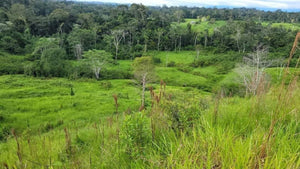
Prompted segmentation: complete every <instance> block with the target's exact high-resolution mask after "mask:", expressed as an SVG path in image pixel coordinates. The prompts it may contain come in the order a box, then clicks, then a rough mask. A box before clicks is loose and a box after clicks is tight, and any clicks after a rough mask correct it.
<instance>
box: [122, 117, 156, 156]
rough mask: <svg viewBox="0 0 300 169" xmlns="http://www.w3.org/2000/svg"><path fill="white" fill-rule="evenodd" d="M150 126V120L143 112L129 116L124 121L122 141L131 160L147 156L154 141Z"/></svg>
mask: <svg viewBox="0 0 300 169" xmlns="http://www.w3.org/2000/svg"><path fill="white" fill-rule="evenodd" d="M150 125H151V123H150V118H149V117H147V116H146V115H145V114H143V113H141V112H138V113H133V114H131V115H128V116H127V117H126V118H125V120H124V121H123V125H122V129H121V139H122V143H123V144H124V145H125V146H126V153H127V154H128V155H130V157H131V158H134V159H137V158H139V157H141V156H144V155H145V153H146V149H147V147H148V146H149V145H150V143H151V139H152V137H151V128H150Z"/></svg>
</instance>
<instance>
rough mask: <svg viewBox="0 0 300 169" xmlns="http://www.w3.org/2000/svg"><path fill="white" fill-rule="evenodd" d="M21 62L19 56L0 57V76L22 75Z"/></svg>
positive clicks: (21, 59)
mask: <svg viewBox="0 0 300 169" xmlns="http://www.w3.org/2000/svg"><path fill="white" fill-rule="evenodd" d="M22 62H23V58H22V57H20V56H0V75H4V74H22V73H24V68H23V63H22Z"/></svg>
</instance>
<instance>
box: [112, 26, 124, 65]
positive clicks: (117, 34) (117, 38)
mask: <svg viewBox="0 0 300 169" xmlns="http://www.w3.org/2000/svg"><path fill="white" fill-rule="evenodd" d="M124 33H125V32H124V30H123V29H118V30H113V31H112V32H111V35H112V36H113V44H114V46H115V49H116V53H115V60H116V61H117V60H118V52H119V47H120V42H121V40H122V38H123V37H124Z"/></svg>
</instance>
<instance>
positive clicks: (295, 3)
mask: <svg viewBox="0 0 300 169" xmlns="http://www.w3.org/2000/svg"><path fill="white" fill-rule="evenodd" d="M79 1H100V2H115V3H129V4H131V3H142V4H144V5H152V6H161V5H167V6H180V5H181V6H183V5H184V6H232V7H250V8H274V9H299V11H300V2H299V0H79Z"/></svg>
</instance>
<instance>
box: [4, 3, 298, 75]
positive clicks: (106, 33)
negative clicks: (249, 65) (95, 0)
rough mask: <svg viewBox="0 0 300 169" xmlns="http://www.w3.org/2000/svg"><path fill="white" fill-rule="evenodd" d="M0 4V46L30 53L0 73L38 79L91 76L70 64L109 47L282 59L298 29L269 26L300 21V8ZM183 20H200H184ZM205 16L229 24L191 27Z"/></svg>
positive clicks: (135, 52)
mask: <svg viewBox="0 0 300 169" xmlns="http://www.w3.org/2000/svg"><path fill="white" fill-rule="evenodd" d="M0 7H1V8H0V16H1V20H0V23H1V25H0V26H1V32H0V37H1V42H0V48H1V49H2V50H3V51H6V52H8V53H11V54H22V55H26V58H25V61H28V62H29V63H28V64H27V66H26V69H25V70H22V69H21V67H22V66H19V68H18V67H16V66H10V65H3V66H4V67H12V68H11V69H4V68H2V69H1V70H0V73H1V74H8V73H9V74H10V73H25V74H29V75H33V76H70V74H72V73H74V72H77V74H78V75H81V76H91V75H87V74H88V73H87V72H85V70H84V66H81V65H82V64H79V65H77V67H80V66H81V68H80V70H78V69H79V68H76V66H74V65H70V64H69V63H67V62H65V61H67V60H76V59H77V60H80V59H81V58H84V57H83V53H84V52H85V51H88V50H91V49H100V50H105V51H106V52H108V53H110V54H112V55H113V56H114V59H115V60H118V59H134V58H135V57H140V56H142V55H143V54H144V53H146V52H147V51H149V50H157V51H180V50H197V48H201V49H211V48H213V50H215V52H217V53H221V52H226V51H238V52H239V53H245V52H252V51H254V50H255V49H256V47H257V46H261V45H263V46H268V48H269V51H270V52H274V53H276V54H274V55H275V56H273V57H277V58H279V57H284V56H287V53H288V52H289V50H290V48H291V46H292V43H293V39H294V36H295V32H296V31H295V29H292V28H291V27H283V26H279V27H272V26H271V25H272V23H273V22H284V23H299V20H300V14H299V13H286V12H282V11H280V10H277V11H275V12H265V11H259V10H255V9H247V8H238V9H217V8H186V7H145V6H143V5H141V4H132V5H95V4H83V3H75V2H69V1H68V2H66V1H63V2H60V1H58V2H56V1H54V2H53V1H46V0H44V1H42V0H32V1H23V0H20V1H17V0H15V1H1V5H0ZM184 18H198V20H196V21H192V22H190V23H186V24H182V23H183V22H184ZM204 21H208V24H211V25H213V24H215V23H216V22H218V21H225V22H226V23H225V24H222V25H220V26H219V27H215V28H214V29H212V30H208V29H204V30H202V31H198V32H197V31H193V30H192V25H193V24H197V23H198V24H199V23H200V24H201V22H204ZM43 56H44V57H43ZM53 56H55V59H54V57H53ZM46 58H47V59H46ZM232 59H238V58H232ZM46 60H47V61H46ZM58 60H60V61H58ZM7 64H9V63H7ZM12 64H13V63H12ZM3 66H2V67H3ZM56 66H58V67H60V69H56ZM13 67H16V68H13ZM71 72H72V73H71Z"/></svg>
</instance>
